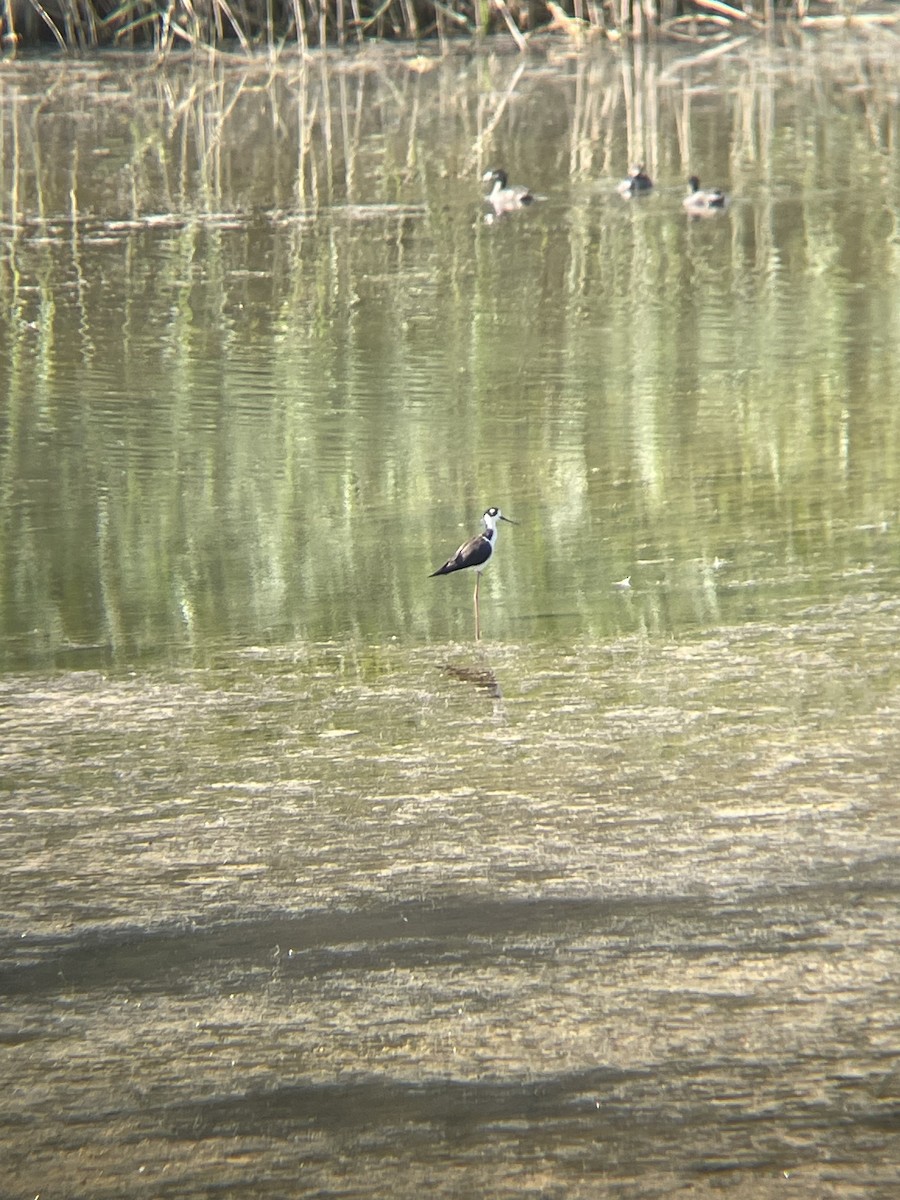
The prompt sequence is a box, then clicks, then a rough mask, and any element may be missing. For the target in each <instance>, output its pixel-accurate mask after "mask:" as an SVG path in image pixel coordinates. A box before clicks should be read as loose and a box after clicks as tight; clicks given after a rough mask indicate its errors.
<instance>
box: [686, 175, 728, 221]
mask: <svg viewBox="0 0 900 1200" xmlns="http://www.w3.org/2000/svg"><path fill="white" fill-rule="evenodd" d="M688 187H689V188H690V189H691V190H690V191H689V192H688V194H687V195H686V196H685V198H684V207H685V208H686V209H687V211H688V212H689V213H694V214H695V215H700V214H703V213H714V212H721V211H722V209H723V208H725V207H726V206H727V204H728V197H727V196H726V195H725V193H724V192H723V191H722V190H721V189H720V188H708V189H707V190H706V191H704V190H703V189H702V188H701V187H700V179H699V177H698V176H697V175H692V176H691V177H690V179H689V180H688Z"/></svg>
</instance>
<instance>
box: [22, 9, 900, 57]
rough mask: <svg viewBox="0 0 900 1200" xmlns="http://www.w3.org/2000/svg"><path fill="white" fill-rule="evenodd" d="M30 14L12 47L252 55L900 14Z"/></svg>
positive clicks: (704, 30) (876, 19)
mask: <svg viewBox="0 0 900 1200" xmlns="http://www.w3.org/2000/svg"><path fill="white" fill-rule="evenodd" d="M23 7H24V12H22V11H19V13H18V19H17V17H16V13H17V8H16V6H15V5H7V6H6V8H5V16H6V19H7V21H8V22H9V27H8V28H7V29H6V30H5V38H4V41H5V43H6V46H7V48H9V47H15V46H17V45H18V46H33V45H37V44H39V43H40V42H41V41H46V40H48V39H52V40H53V41H54V42H55V43H56V44H57V45H58V46H59V47H60V48H61V49H67V48H68V49H78V50H85V49H89V48H91V47H95V46H102V45H118V46H127V47H135V46H144V47H152V48H153V49H154V50H155V51H156V52H157V54H161V55H165V54H168V53H169V52H170V51H172V50H179V49H184V48H190V49H194V50H213V49H216V48H222V47H226V46H232V47H233V46H235V45H236V46H238V47H240V49H241V50H242V51H243V52H245V53H249V52H250V51H251V50H252V49H254V48H260V47H265V48H267V49H268V51H269V52H270V54H271V53H275V52H277V51H278V50H280V49H282V48H283V47H284V46H286V45H298V46H300V47H301V48H302V49H304V50H305V49H307V48H308V47H310V46H317V45H319V46H322V45H326V44H337V45H340V46H343V45H346V44H349V43H353V42H361V41H363V40H365V39H367V38H373V37H374V38H378V39H405V40H419V39H429V38H436V39H437V40H439V42H440V43H441V45H442V46H443V45H444V44H445V42H446V40H447V38H448V37H451V36H454V35H455V36H462V37H472V36H474V35H476V34H485V33H495V32H501V33H504V34H505V35H507V36H509V37H511V38H512V39H513V41H514V43H515V44H516V46H518V48H519V49H520V50H524V49H526V47H527V44H528V39H529V38H532V37H534V35H535V34H536V33H541V32H547V31H552V32H554V33H555V34H559V35H563V36H565V37H567V38H569V39H571V40H573V41H575V42H579V43H580V42H581V41H583V40H584V39H585V38H586V37H609V38H612V39H618V38H620V37H623V36H628V37H634V38H639V39H645V38H653V37H656V36H659V35H664V36H669V37H672V38H676V39H679V40H682V41H690V42H699V43H705V42H715V41H717V40H718V39H720V38H723V37H725V38H727V37H728V36H729V35H730V34H732V33H734V32H741V31H743V30H745V29H751V28H760V27H761V26H765V25H771V24H772V23H773V22H774V21H775V19H776V17H777V16H778V15H780V14H784V15H788V14H790V15H793V16H799V17H800V18H801V20H802V21H803V23H804V24H806V25H809V26H811V27H816V26H824V27H826V28H827V27H831V26H832V25H845V24H847V23H848V22H850V21H852V22H853V23H854V24H855V25H857V26H859V27H862V28H871V27H872V26H873V25H887V24H893V23H895V22H897V21H898V20H900V17H898V16H897V15H896V14H893V13H890V12H888V13H885V12H873V13H865V12H862V13H860V12H858V11H857V7H858V6H857V5H856V4H855V3H853V0H819V3H814V4H810V3H809V0H790V2H788V0H781V2H780V3H779V0H757V2H756V4H755V6H754V7H753V8H752V9H750V11H747V9H746V6H744V5H740V4H736V3H735V4H732V3H728V2H727V0H693V2H690V3H685V2H684V0H607V2H606V3H599V2H597V0H566V2H564V3H557V2H556V0H349V2H348V0H278V2H277V3H273V2H272V0H199V2H196V0H171V2H169V3H160V2H159V0H123V2H122V3H120V4H116V5H111V4H105V3H103V2H102V0H101V2H100V3H97V2H96V0H94V2H92V0H84V3H81V4H77V5H74V4H61V5H57V4H54V3H38V0H29V3H28V4H26V5H24V6H23Z"/></svg>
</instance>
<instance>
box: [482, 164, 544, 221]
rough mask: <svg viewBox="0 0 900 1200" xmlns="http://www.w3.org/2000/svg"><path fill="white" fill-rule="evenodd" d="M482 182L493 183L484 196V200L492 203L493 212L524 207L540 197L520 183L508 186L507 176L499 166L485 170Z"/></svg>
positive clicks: (512, 210)
mask: <svg viewBox="0 0 900 1200" xmlns="http://www.w3.org/2000/svg"><path fill="white" fill-rule="evenodd" d="M482 182H483V183H491V184H493V185H494V186H493V187H492V188H491V190H490V191H489V192H488V194H487V195H486V196H485V200H487V202H488V203H489V204H491V205H493V208H494V212H495V213H504V212H514V211H515V209H517V208H525V207H526V206H527V205H529V204H533V203H534V202H535V200H538V199H540V197H539V196H535V194H534V192H532V191H531V189H530V188H527V187H523V186H522V185H521V184H520V183H514V184H512V185H511V186H510V183H509V177H508V176H507V174H506V172H505V171H502V170H501V169H500V168H499V167H492V168H491V170H489V171H485V173H484V176H483V179H482Z"/></svg>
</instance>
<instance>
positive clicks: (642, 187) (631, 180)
mask: <svg viewBox="0 0 900 1200" xmlns="http://www.w3.org/2000/svg"><path fill="white" fill-rule="evenodd" d="M652 187H653V180H652V179H651V178H650V176H649V175H648V174H647V173H646V171H645V170H644V164H643V163H633V164H632V165H631V166H630V167H629V168H628V175H627V177H626V178H625V179H623V180H622V182H621V183H620V184H619V186H618V189H617V190H618V193H619V195H620V196H626V197H628V196H641V195H646V193H647V192H649V191H650V189H651V188H652Z"/></svg>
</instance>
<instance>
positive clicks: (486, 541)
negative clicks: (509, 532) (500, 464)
mask: <svg viewBox="0 0 900 1200" xmlns="http://www.w3.org/2000/svg"><path fill="white" fill-rule="evenodd" d="M481 519H482V520H483V521H484V533H476V535H475V536H474V537H473V538H469V540H468V541H467V542H463V544H462V545H461V546H460V548H459V549H458V550H457V551H456V553H455V554H452V555H451V556H450V557H449V558H448V559H447V561H446V562H445V563H444V565H443V566H442V567H438V569H437V570H436V571H432V572H431V578H432V579H434V577H435V576H436V575H451V574H452V573H453V572H454V571H464V570H465V569H466V567H472V568H473V569H474V571H475V640H476V641H478V640H479V638H480V637H481V621H480V617H479V613H478V585H479V584H480V583H481V572H482V571H483V570H484V568H485V567H486V566H487V565H488V563H489V562H490V561H491V555H492V554H493V553H494V548H495V547H496V545H497V526H498V523H499V522H500V521H505V522H506V523H507V525H515V524H516V522H515V521H511V520H510V518H509V517H504V515H503V513H502V512H501V511H500V509H499V508H494V507H493V506H492V507H491V508H488V509H485V513H484V516H483V517H482V518H481Z"/></svg>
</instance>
